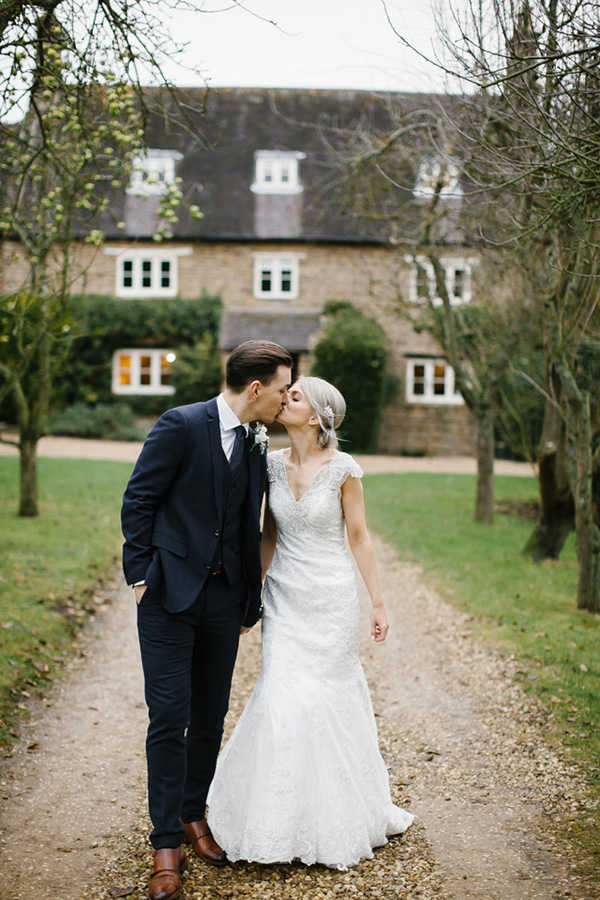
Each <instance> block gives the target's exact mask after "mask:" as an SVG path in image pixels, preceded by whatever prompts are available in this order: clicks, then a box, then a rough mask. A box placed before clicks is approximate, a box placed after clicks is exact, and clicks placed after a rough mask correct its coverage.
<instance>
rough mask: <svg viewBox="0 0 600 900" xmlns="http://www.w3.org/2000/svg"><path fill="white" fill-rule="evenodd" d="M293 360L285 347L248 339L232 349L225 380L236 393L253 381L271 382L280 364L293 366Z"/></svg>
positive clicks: (228, 358)
mask: <svg viewBox="0 0 600 900" xmlns="http://www.w3.org/2000/svg"><path fill="white" fill-rule="evenodd" d="M292 365H293V360H292V357H291V356H290V354H289V353H288V351H287V350H286V349H285V347H282V346H280V344H274V343H273V342H272V341H246V342H245V343H244V344H239V345H238V346H237V347H234V349H233V350H232V351H231V353H230V354H229V356H228V357H227V362H226V364H225V382H226V384H227V387H228V388H230V389H231V390H232V391H235V393H236V394H239V393H240V392H241V391H243V390H244V388H245V387H246V385H247V384H250V382H251V381H260V382H261V384H269V383H270V382H271V381H272V380H273V378H274V377H275V374H276V372H277V369H278V368H279V366H288V367H289V368H290V369H291V368H292Z"/></svg>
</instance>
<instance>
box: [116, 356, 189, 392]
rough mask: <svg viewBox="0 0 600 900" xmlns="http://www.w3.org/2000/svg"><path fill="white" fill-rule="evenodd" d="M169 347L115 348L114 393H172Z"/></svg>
mask: <svg viewBox="0 0 600 900" xmlns="http://www.w3.org/2000/svg"><path fill="white" fill-rule="evenodd" d="M174 362H175V354H174V353H173V352H171V351H170V350H157V349H154V348H152V349H143V350H139V349H136V350H117V351H116V352H115V354H114V356H113V376H112V389H113V393H114V394H173V393H174V391H175V388H174V387H173V385H172V384H171V367H172V365H173V363H174Z"/></svg>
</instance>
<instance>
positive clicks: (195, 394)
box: [171, 333, 223, 404]
mask: <svg viewBox="0 0 600 900" xmlns="http://www.w3.org/2000/svg"><path fill="white" fill-rule="evenodd" d="M222 381H223V369H222V366H221V357H220V354H219V348H218V347H217V343H216V341H215V340H214V338H213V337H212V336H211V335H210V334H208V333H207V334H205V335H204V336H203V338H202V340H200V341H198V342H197V343H196V344H193V345H192V346H191V347H190V346H188V347H179V349H178V350H177V359H176V360H175V362H174V363H173V370H172V374H171V383H172V385H173V387H174V388H175V399H176V401H177V403H178V404H181V403H196V402H197V401H198V400H209V399H210V398H211V397H214V396H215V394H218V393H219V391H220V390H221V384H222Z"/></svg>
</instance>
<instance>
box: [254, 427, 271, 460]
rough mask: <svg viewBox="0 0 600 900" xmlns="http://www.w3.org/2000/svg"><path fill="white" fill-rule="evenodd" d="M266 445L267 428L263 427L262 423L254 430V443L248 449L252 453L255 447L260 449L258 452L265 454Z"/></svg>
mask: <svg viewBox="0 0 600 900" xmlns="http://www.w3.org/2000/svg"><path fill="white" fill-rule="evenodd" d="M268 444H269V435H268V434H267V426H266V425H263V423H262V422H259V423H258V424H257V425H256V428H255V429H254V443H253V444H252V446H251V448H250V452H252V451H253V450H254V448H255V447H260V452H261V453H266V452H267V446H268Z"/></svg>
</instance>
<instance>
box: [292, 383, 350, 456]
mask: <svg viewBox="0 0 600 900" xmlns="http://www.w3.org/2000/svg"><path fill="white" fill-rule="evenodd" d="M296 384H298V385H299V387H300V388H301V389H302V391H303V392H304V395H305V397H306V399H307V400H308V402H309V403H310V405H311V407H312V408H313V410H314V413H315V415H316V416H317V418H318V420H319V425H320V428H319V434H318V437H317V446H318V447H321V449H323V450H327V449H330V450H335V449H336V448H337V446H338V436H337V434H336V433H335V431H336V428H339V427H340V425H341V424H342V422H343V421H344V416H345V415H346V401H345V400H344V398H343V397H342V395H341V394H340V392H339V391H338V389H337V388H336V387H334V386H333V385H332V384H329V382H328V381H325V379H324V378H317V377H316V376H315V375H300V376H299V377H298V379H297V381H296Z"/></svg>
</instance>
